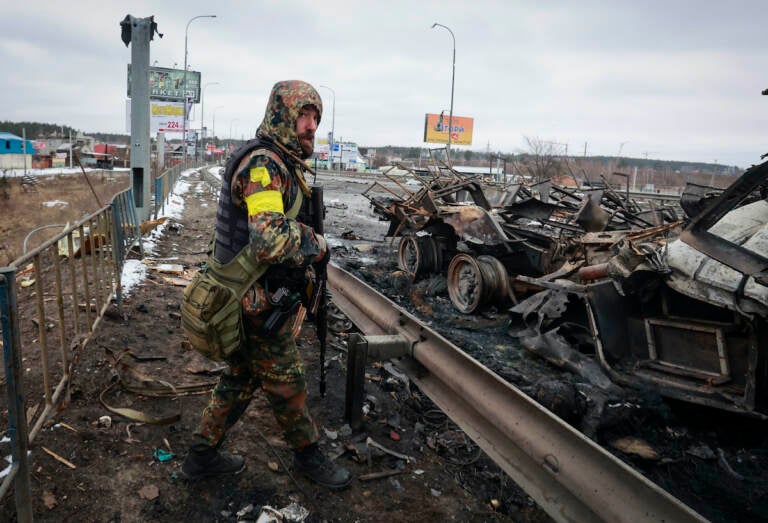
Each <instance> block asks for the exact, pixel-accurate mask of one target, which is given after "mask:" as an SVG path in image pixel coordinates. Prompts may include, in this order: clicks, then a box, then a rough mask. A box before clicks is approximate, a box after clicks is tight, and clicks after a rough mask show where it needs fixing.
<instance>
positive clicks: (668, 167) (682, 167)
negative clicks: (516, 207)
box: [359, 144, 741, 174]
mask: <svg viewBox="0 0 768 523" xmlns="http://www.w3.org/2000/svg"><path fill="white" fill-rule="evenodd" d="M370 149H373V150H375V151H376V157H377V159H378V158H379V157H384V158H385V160H384V161H385V162H386V161H388V160H389V159H391V158H393V157H397V158H402V159H403V160H413V161H418V159H419V158H421V159H428V158H429V151H430V149H434V150H435V152H436V153H437V156H438V157H442V155H441V151H444V148H443V147H439V146H436V144H432V145H430V146H426V147H399V146H396V145H387V146H384V147H363V146H360V147H359V150H360V154H362V155H364V156H365V155H366V154H367V152H368V150H370ZM532 156H536V154H532V153H529V152H521V153H517V154H512V153H498V152H490V153H488V152H480V151H472V150H470V149H452V151H451V158H452V159H453V163H454V164H463V165H473V166H482V165H489V164H490V163H491V161H492V162H493V164H494V166H496V164H497V162H504V161H505V160H506V161H507V162H513V161H514V162H521V161H522V162H524V161H526V160H527V159H529V158H531V157H532ZM554 156H557V157H559V158H563V159H564V158H565V157H562V156H560V155H554ZM568 159H569V160H581V161H588V162H594V163H595V164H602V165H612V166H615V168H616V169H617V170H619V171H625V170H632V169H634V168H635V167H637V168H638V169H652V170H656V171H672V172H674V171H688V172H690V171H703V172H718V173H724V174H737V173H739V172H741V169H740V168H739V167H737V166H730V165H723V164H715V163H707V162H685V161H678V160H655V159H653V158H618V162H617V158H616V157H615V156H568Z"/></svg>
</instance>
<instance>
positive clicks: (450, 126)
mask: <svg viewBox="0 0 768 523" xmlns="http://www.w3.org/2000/svg"><path fill="white" fill-rule="evenodd" d="M435 27H442V28H443V29H447V30H448V32H449V33H451V39H452V40H453V71H452V72H451V112H450V114H449V115H448V155H449V157H450V154H451V133H453V84H454V80H455V78H456V37H455V36H453V31H451V29H450V28H449V27H447V26H444V25H443V24H438V23H437V22H435V23H434V24H432V29H434V28H435Z"/></svg>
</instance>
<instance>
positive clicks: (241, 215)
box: [213, 138, 309, 264]
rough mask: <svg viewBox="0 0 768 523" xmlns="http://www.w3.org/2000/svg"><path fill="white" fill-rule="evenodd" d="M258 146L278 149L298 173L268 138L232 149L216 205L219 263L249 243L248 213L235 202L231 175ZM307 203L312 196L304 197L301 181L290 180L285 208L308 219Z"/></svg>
mask: <svg viewBox="0 0 768 523" xmlns="http://www.w3.org/2000/svg"><path fill="white" fill-rule="evenodd" d="M256 149H266V150H268V151H270V152H273V153H275V154H276V155H277V156H278V157H279V158H280V160H281V161H282V163H283V165H284V166H285V168H286V170H287V172H288V175H289V176H294V177H295V176H296V174H295V165H294V163H293V162H292V161H290V159H288V158H286V157H285V155H283V154H282V153H281V152H280V151H279V150H278V149H277V148H276V147H275V146H274V145H273V144H272V143H271V141H270V140H269V139H263V138H261V139H260V138H255V139H253V140H250V141H248V142H246V143H245V144H243V145H242V146H240V147H239V148H238V149H237V150H235V152H234V153H232V156H231V157H230V159H229V160H228V161H227V165H226V168H225V169H224V176H223V177H222V178H223V180H222V184H221V192H220V194H219V204H218V207H217V209H216V241H215V244H214V250H213V259H215V260H216V261H217V262H218V263H222V264H224V263H228V262H229V261H231V260H232V258H234V257H235V256H236V255H237V254H238V253H239V252H240V251H241V250H242V249H243V248H244V247H245V246H247V245H248V243H249V232H248V216H247V214H246V213H245V211H243V209H242V208H240V207H238V206H236V205H235V204H234V203H233V202H232V177H233V176H234V175H235V172H236V170H237V168H238V167H239V166H240V163H241V162H242V161H243V159H244V158H245V157H246V156H248V155H249V154H251V153H252V152H253V151H255V150H256ZM308 204H309V200H308V199H304V198H302V192H301V190H300V189H299V184H298V183H293V184H291V188H290V192H289V193H288V194H286V195H284V196H283V208H284V209H289V210H288V212H286V213H285V215H286V216H288V217H289V218H295V219H298V220H299V221H300V222H302V223H306V222H305V221H304V220H303V219H302V218H305V217H307V216H309V214H308V210H307V209H308V207H307V206H308ZM294 206H297V210H296V212H295V213H291V211H292V210H293V207H294Z"/></svg>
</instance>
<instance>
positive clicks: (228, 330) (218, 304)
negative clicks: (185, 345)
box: [181, 269, 244, 361]
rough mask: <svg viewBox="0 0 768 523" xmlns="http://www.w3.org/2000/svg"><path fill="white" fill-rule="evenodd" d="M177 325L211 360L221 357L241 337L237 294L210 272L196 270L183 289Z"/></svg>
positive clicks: (237, 343)
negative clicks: (178, 323)
mask: <svg viewBox="0 0 768 523" xmlns="http://www.w3.org/2000/svg"><path fill="white" fill-rule="evenodd" d="M181 325H182V327H183V329H184V333H185V334H186V335H187V338H188V339H189V342H190V344H191V345H192V348H194V349H195V350H196V351H198V352H200V353H201V354H202V355H203V356H205V357H206V358H209V359H211V360H214V361H221V360H223V359H224V358H226V357H227V356H229V355H230V354H231V353H232V352H234V351H235V350H237V349H238V348H239V347H240V344H241V343H242V341H243V340H244V330H243V318H242V307H241V304H240V296H239V294H238V293H236V292H235V291H234V290H233V289H232V288H230V287H228V286H227V285H224V284H223V283H221V282H220V281H218V280H216V279H215V278H214V276H213V275H212V274H211V271H209V270H206V269H203V270H200V271H199V272H198V273H197V274H195V276H194V278H193V279H192V281H191V282H190V283H189V285H187V287H186V289H184V298H183V300H182V302H181Z"/></svg>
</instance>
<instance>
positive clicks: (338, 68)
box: [0, 0, 768, 167]
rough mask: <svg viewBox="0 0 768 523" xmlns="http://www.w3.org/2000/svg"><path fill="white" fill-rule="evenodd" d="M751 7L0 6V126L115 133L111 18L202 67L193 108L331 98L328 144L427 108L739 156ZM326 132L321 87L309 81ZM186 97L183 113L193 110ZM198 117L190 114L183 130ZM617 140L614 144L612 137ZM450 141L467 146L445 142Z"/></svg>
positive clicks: (761, 103)
mask: <svg viewBox="0 0 768 523" xmlns="http://www.w3.org/2000/svg"><path fill="white" fill-rule="evenodd" d="M765 6H766V4H765V2H761V1H759V0H745V1H739V0H734V1H731V2H723V1H713V0H698V1H675V0H666V1H663V2H662V1H658V0H645V1H642V2H639V1H636V0H615V1H612V2H606V1H602V2H598V1H595V0H582V1H579V2H574V1H566V0H561V1H559V0H552V1H548V2H536V1H533V0H531V1H514V0H498V1H496V0H475V1H472V2H469V1H454V0H441V1H439V2H438V1H420V2H416V1H413V0H411V1H408V2H404V1H401V0H389V1H375V2H370V1H358V2H345V1H333V0H332V1H325V2H317V1H314V2H312V1H301V0H262V1H258V2H256V1H245V0H243V1H241V2H234V1H228V0H220V1H218V2H210V1H198V0H187V1H185V2H178V1H174V2H171V1H167V0H166V1H162V0H155V1H153V2H149V1H147V2H138V1H119V2H118V1H110V0H101V1H98V2H96V1H77V2H75V3H72V2H60V1H53V0H41V1H38V2H35V3H34V4H26V3H24V2H17V1H14V2H12V1H10V0H0V13H2V15H1V16H0V35H2V38H0V70H1V71H2V74H0V120H13V121H22V120H26V121H40V122H51V123H57V124H63V125H71V126H73V127H75V128H77V129H80V130H82V131H84V132H93V131H102V132H115V133H125V132H126V131H125V129H126V123H125V95H126V63H127V62H128V61H130V56H131V51H130V48H126V47H125V46H124V45H123V43H122V41H121V40H120V27H119V22H120V21H121V20H122V19H123V18H124V17H125V15H127V14H131V15H133V16H136V17H148V16H152V15H154V16H155V21H156V22H157V23H158V28H159V31H160V32H161V33H163V34H164V37H163V38H162V39H159V38H157V36H156V37H155V39H154V40H153V41H152V43H151V44H150V53H151V57H150V63H153V62H154V61H155V60H157V65H158V66H163V67H173V65H174V63H176V64H177V67H178V68H179V69H182V68H183V64H184V36H185V28H186V27H187V22H188V21H189V20H190V19H191V18H192V17H194V16H197V15H205V14H215V15H217V18H215V19H198V20H195V21H194V22H192V23H191V24H190V25H189V30H188V32H187V36H188V46H187V48H188V63H189V64H190V65H191V69H193V70H197V71H200V72H201V73H202V83H203V85H205V84H206V83H209V82H218V85H209V86H208V87H207V89H205V94H204V103H205V113H206V114H205V120H206V125H207V126H208V127H209V128H210V127H212V124H213V122H212V119H213V114H214V108H216V107H218V106H222V107H220V108H218V109H216V111H215V120H216V122H215V123H216V134H217V135H218V136H219V137H220V138H225V139H226V138H228V137H229V136H230V131H231V134H232V135H233V136H234V137H237V138H240V137H243V136H245V137H248V136H251V135H252V134H253V133H254V131H255V129H256V127H257V126H258V124H259V123H260V121H261V118H262V116H263V111H264V105H265V102H266V98H267V95H268V94H269V91H270V89H271V87H272V85H273V84H274V83H275V82H276V81H278V80H284V79H290V78H298V79H303V80H306V81H309V82H310V83H312V84H314V85H315V86H316V87H318V86H319V85H326V86H329V87H331V88H332V89H333V90H334V91H335V94H336V101H335V102H336V103H335V105H336V107H335V131H336V137H337V139H339V138H343V139H344V140H351V141H355V142H357V143H358V144H359V145H361V146H383V145H403V146H423V147H437V146H436V145H431V146H430V145H427V144H424V143H423V142H422V137H423V125H424V114H425V113H428V112H429V113H439V112H440V111H441V110H446V114H447V113H448V109H449V106H450V97H451V58H452V40H451V35H450V33H449V32H448V31H446V30H445V29H443V28H440V27H437V28H435V29H431V28H430V27H431V25H432V23H433V22H439V23H441V24H444V25H446V26H448V27H450V28H451V30H452V31H453V34H454V35H455V38H456V78H455V89H454V111H453V113H454V115H457V116H469V117H473V118H474V119H475V124H474V138H473V145H472V146H471V149H473V150H476V151H486V150H487V149H488V148H489V147H490V149H491V150H493V151H501V152H506V153H513V152H521V151H523V150H524V139H523V137H524V136H530V137H538V138H540V139H543V140H551V141H553V142H557V143H562V144H566V143H567V144H568V152H569V153H570V154H583V152H584V145H585V142H586V143H587V154H590V155H593V154H594V155H597V154H601V155H616V154H618V152H619V150H620V149H621V151H622V155H623V156H631V157H644V156H646V154H647V156H648V157H649V158H661V159H668V160H684V161H704V162H714V161H717V162H718V163H721V164H729V165H739V166H742V167H746V166H749V165H751V164H753V163H758V162H759V161H760V160H759V156H760V154H762V153H764V152H767V151H768V141H766V140H765V139H764V131H763V129H764V128H765V123H766V115H768V97H763V96H761V94H760V93H761V91H762V90H763V89H765V88H768V74H766V73H765V71H768V67H766V65H768V64H767V62H768V56H766V53H765V51H764V49H765V43H764V37H763V24H764V20H763V18H764V14H765ZM318 90H319V92H320V94H321V95H322V96H323V100H324V103H325V113H324V117H323V121H322V122H321V125H320V129H319V132H318V134H319V135H325V134H327V133H328V132H329V131H330V130H331V124H332V107H333V95H332V94H331V92H330V91H329V90H328V89H322V88H319V89H318ZM199 110H200V106H197V109H196V111H195V113H196V114H197V115H199V112H200V111H199ZM199 124H200V122H199V118H198V120H197V121H195V122H193V123H192V124H191V127H192V128H197V127H199ZM622 144H624V145H623V146H622ZM459 149H465V147H459Z"/></svg>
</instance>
